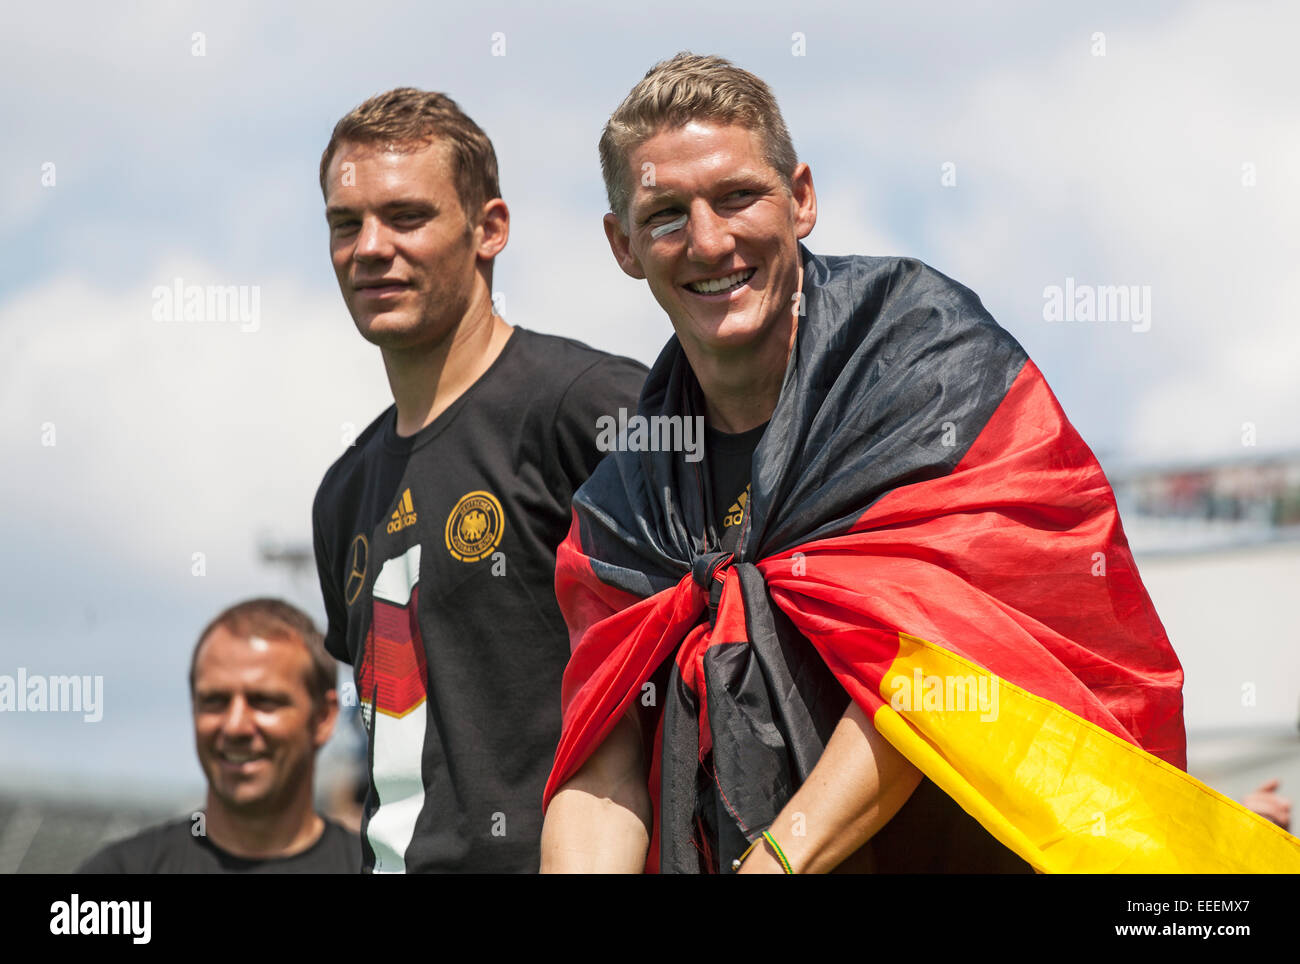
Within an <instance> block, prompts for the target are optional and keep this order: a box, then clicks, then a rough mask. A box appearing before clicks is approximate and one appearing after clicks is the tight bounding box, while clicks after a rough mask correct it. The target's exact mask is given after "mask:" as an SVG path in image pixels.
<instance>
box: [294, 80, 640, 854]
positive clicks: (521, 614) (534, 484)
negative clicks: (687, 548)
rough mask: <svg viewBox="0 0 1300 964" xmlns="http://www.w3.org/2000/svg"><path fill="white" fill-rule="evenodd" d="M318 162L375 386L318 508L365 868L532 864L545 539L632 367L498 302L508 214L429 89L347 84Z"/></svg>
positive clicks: (490, 166) (492, 170) (560, 628)
mask: <svg viewBox="0 0 1300 964" xmlns="http://www.w3.org/2000/svg"><path fill="white" fill-rule="evenodd" d="M320 182H321V190H322V192H323V193H324V195H325V214H326V218H327V220H328V223H329V236H330V256H331V259H332V261H333V264H334V271H335V275H336V276H337V278H338V283H339V290H340V291H341V293H342V295H343V300H344V301H345V302H346V304H347V306H348V310H349V312H350V313H351V315H352V319H353V321H354V322H355V324H356V327H357V330H358V331H359V332H360V334H361V335H362V337H363V338H365V339H366V341H368V342H370V343H371V344H372V345H375V346H376V347H378V348H379V351H380V354H381V356H382V358H383V363H384V368H385V370H386V372H387V374H388V383H389V386H390V387H391V389H392V392H393V400H394V404H393V405H392V406H390V407H389V408H388V409H386V410H385V411H384V412H383V413H381V414H380V415H379V417H378V418H376V419H375V420H374V422H372V423H371V425H370V426H369V427H368V428H366V430H365V431H364V432H362V433H361V435H360V436H359V437H358V438H357V440H356V443H355V445H354V446H353V447H352V448H350V449H349V450H348V451H347V452H346V453H345V454H344V455H343V456H342V457H341V458H340V459H339V460H338V461H337V462H336V463H335V464H334V465H333V466H332V467H331V468H330V469H329V471H328V472H327V473H326V475H325V478H324V480H323V481H322V482H321V485H320V489H319V491H318V492H317V495H316V502H315V506H314V508H313V526H314V530H315V546H316V561H317V568H318V571H319V575H320V583H321V590H322V592H323V594H324V598H325V608H326V611H327V613H328V615H329V630H328V632H327V634H326V645H327V647H328V648H329V650H330V652H331V653H333V654H334V655H335V656H337V657H338V658H339V659H342V660H345V661H346V662H349V663H351V664H352V666H353V669H354V672H355V678H356V685H357V694H358V699H359V701H360V703H361V708H362V716H363V719H364V720H365V723H366V728H367V732H368V734H369V739H370V754H369V756H370V792H369V794H368V797H367V800H366V806H365V816H364V820H363V824H362V839H363V843H364V852H365V867H366V869H367V870H372V871H375V872H403V871H410V872H425V871H435V872H436V871H475V872H536V870H537V868H538V862H539V838H540V834H541V807H540V801H541V793H542V788H543V786H544V785H545V781H546V775H547V773H548V772H549V769H550V764H551V761H552V759H553V755H554V750H555V743H556V740H557V738H558V736H559V728H560V716H559V699H558V697H559V692H560V680H561V676H562V674H563V671H564V665H565V661H566V659H567V657H568V638H567V635H566V633H565V631H564V624H563V619H562V617H561V616H560V611H559V607H558V605H557V604H556V601H555V593H554V578H555V549H556V546H557V545H558V544H559V543H560V541H561V540H562V539H563V538H564V534H565V532H566V531H567V529H568V526H569V522H570V499H571V497H572V495H573V492H574V491H575V490H576V489H577V487H578V486H579V485H581V484H582V483H583V482H584V481H585V480H586V478H587V476H588V475H589V474H590V473H591V470H592V469H593V468H594V467H595V465H596V464H597V463H598V462H599V461H600V459H601V458H602V457H603V453H602V452H601V451H600V450H599V448H598V446H597V424H598V422H599V421H600V420H601V419H602V418H609V417H613V416H615V415H616V414H617V413H618V412H619V410H620V408H629V407H635V404H636V398H637V394H638V392H639V390H640V388H641V384H642V382H643V381H644V378H645V368H644V367H643V366H641V365H639V364H638V363H636V362H633V361H630V360H628V359H624V358H617V357H615V356H612V355H607V354H604V353H603V352H599V351H596V350H594V349H592V348H589V347H587V346H586V345H583V344H580V343H578V342H575V341H571V340H569V339H565V338H558V337H554V336H550V335H543V334H540V333H537V332H533V331H528V330H526V329H524V328H521V327H518V326H516V327H512V326H511V325H509V324H507V323H506V321H505V320H504V319H503V318H502V317H500V316H499V315H498V314H497V313H496V311H495V310H494V307H493V297H492V270H493V265H494V263H495V259H496V258H497V256H498V255H500V254H501V252H502V250H503V249H504V248H505V246H506V242H507V239H508V236H509V224H510V214H509V210H508V209H507V207H506V203H505V201H504V200H502V199H501V197H500V193H501V191H500V187H499V184H498V179H497V161H496V155H495V152H494V151H493V148H492V143H491V141H489V140H488V138H487V136H486V135H485V134H484V133H483V131H482V130H481V129H480V128H479V127H478V125H476V124H475V123H474V122H473V121H472V120H471V119H470V118H469V117H467V116H465V114H464V113H463V112H462V111H461V110H460V109H459V108H458V107H457V106H456V104H455V102H453V101H452V100H450V99H449V98H448V97H446V96H444V95H442V94H439V93H433V92H426V91H419V90H414V89H412V88H400V89H397V90H392V91H389V92H387V93H385V94H380V95H379V96H377V97H374V98H371V99H370V100H368V101H366V102H365V103H363V104H361V105H360V106H359V107H357V108H356V109H355V110H353V111H352V112H351V113H349V114H347V115H346V116H345V117H343V119H342V120H340V121H339V122H338V124H337V125H336V126H335V128H334V133H333V136H332V137H331V138H330V142H329V144H328V146H327V147H326V148H325V152H324V154H323V156H322V157H321V167H320ZM520 300H522V299H520ZM516 303H519V302H518V301H517V302H516Z"/></svg>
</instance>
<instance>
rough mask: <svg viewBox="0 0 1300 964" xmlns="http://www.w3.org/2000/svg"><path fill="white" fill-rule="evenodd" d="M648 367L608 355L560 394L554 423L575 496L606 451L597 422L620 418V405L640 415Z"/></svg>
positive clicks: (561, 465)
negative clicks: (600, 442) (602, 448)
mask: <svg viewBox="0 0 1300 964" xmlns="http://www.w3.org/2000/svg"><path fill="white" fill-rule="evenodd" d="M647 374H648V369H647V368H646V367H645V366H644V365H642V364H641V363H639V362H635V361H633V360H632V359H630V358H621V357H619V356H616V355H608V356H605V357H603V358H601V359H600V360H599V361H597V362H596V363H595V364H593V365H591V366H590V367H589V368H587V369H586V370H585V371H583V372H582V373H581V374H580V375H578V377H576V378H575V379H574V380H573V381H572V382H571V383H570V384H569V387H568V388H567V389H566V390H565V392H564V394H563V395H562V396H561V397H560V403H559V406H558V407H557V408H556V412H555V419H554V422H553V425H554V432H555V447H556V451H557V453H558V457H559V468H560V471H561V472H562V473H563V475H564V481H565V483H566V487H567V489H568V495H569V496H572V495H573V493H574V492H576V491H577V490H578V487H579V486H581V485H582V483H583V482H586V481H587V477H588V476H589V475H591V473H592V472H593V471H595V468H596V466H597V465H599V464H600V460H601V459H603V458H604V457H605V454H606V453H604V452H602V451H600V450H599V449H597V448H596V436H597V435H598V434H599V433H598V432H597V429H596V421H597V419H599V418H600V417H601V416H602V415H610V416H613V417H614V418H618V410H619V409H620V408H625V409H627V412H628V415H629V416H631V415H634V414H636V406H637V400H638V399H639V398H640V397H641V387H642V385H644V384H645V379H646V375H647Z"/></svg>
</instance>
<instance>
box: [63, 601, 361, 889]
mask: <svg viewBox="0 0 1300 964" xmlns="http://www.w3.org/2000/svg"><path fill="white" fill-rule="evenodd" d="M335 675H336V667H335V663H334V660H332V659H331V658H330V657H329V654H327V653H326V652H325V648H324V645H323V641H322V638H321V634H320V633H319V632H318V631H317V629H316V627H315V626H314V625H313V624H312V621H311V618H310V617H309V616H307V615H306V614H305V613H303V612H301V611H300V610H298V609H296V608H294V607H293V606H290V605H289V604H288V603H284V602H281V601H280V600H277V599H250V600H248V601H246V602H242V603H239V604H238V605H235V606H232V607H230V608H229V609H227V610H226V611H225V612H223V613H221V614H220V615H219V616H217V618H216V619H214V620H213V621H212V622H211V623H210V624H208V626H207V627H206V628H205V629H204V631H203V632H202V633H201V634H200V636H199V641H198V643H196V644H195V647H194V654H193V656H192V658H191V663H190V697H191V701H192V704H193V710H194V743H195V747H196V749H197V751H198V756H199V764H200V766H202V768H203V775H204V776H205V777H207V781H208V792H207V803H206V805H205V806H204V809H203V811H202V812H201V814H195V815H194V816H193V817H192V818H190V819H185V820H177V821H174V822H172V823H168V824H164V825H163V826H161V827H157V828H154V829H152V830H147V831H145V832H144V833H142V834H139V835H137V836H135V837H132V838H130V839H128V840H124V841H121V842H119V843H116V844H112V845H110V846H108V847H107V848H105V849H104V850H103V851H101V852H100V853H99V854H97V855H95V856H94V857H92V858H91V859H90V860H89V861H87V863H86V864H85V865H84V866H83V867H82V872H83V873H127V874H131V873H159V874H166V873H286V874H287V873H315V874H346V873H356V872H357V871H358V870H359V869H360V867H361V841H360V840H358V839H357V837H356V835H355V834H352V833H349V832H348V831H347V830H345V829H343V828H342V827H340V826H339V825H338V824H336V823H334V822H332V821H330V820H327V819H325V818H324V817H322V816H320V815H319V814H318V813H317V812H316V810H315V808H314V807H313V804H312V784H313V777H314V774H315V759H316V751H317V750H319V749H320V748H321V747H322V746H324V745H325V743H326V741H327V740H328V739H329V737H330V734H331V733H332V732H333V730H334V723H335V720H336V719H337V717H338V695H337V692H336V690H335Z"/></svg>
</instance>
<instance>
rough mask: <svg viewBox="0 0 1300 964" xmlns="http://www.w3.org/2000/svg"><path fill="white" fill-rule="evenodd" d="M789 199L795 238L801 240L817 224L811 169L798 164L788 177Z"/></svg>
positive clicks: (815, 193)
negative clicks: (792, 204) (791, 205)
mask: <svg viewBox="0 0 1300 964" xmlns="http://www.w3.org/2000/svg"><path fill="white" fill-rule="evenodd" d="M790 199H791V200H792V201H793V202H794V231H795V237H797V238H799V240H801V241H802V240H803V239H804V238H806V237H808V235H810V234H811V233H812V229H813V225H815V224H816V223H817V192H816V191H815V190H814V189H813V180H812V168H810V167H809V166H808V165H807V164H803V163H801V164H799V165H798V166H797V167H796V168H795V169H794V174H792V175H791V176H790Z"/></svg>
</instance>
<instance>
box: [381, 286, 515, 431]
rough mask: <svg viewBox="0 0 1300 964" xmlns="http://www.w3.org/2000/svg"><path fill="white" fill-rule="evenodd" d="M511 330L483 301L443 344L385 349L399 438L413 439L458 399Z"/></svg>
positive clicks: (485, 368) (489, 363) (473, 308)
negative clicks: (410, 437)
mask: <svg viewBox="0 0 1300 964" xmlns="http://www.w3.org/2000/svg"><path fill="white" fill-rule="evenodd" d="M513 331H514V329H513V328H511V327H510V326H509V325H508V324H506V322H505V321H504V320H503V319H502V318H500V317H498V316H497V315H495V314H493V313H492V303H491V302H490V301H483V302H481V303H479V304H476V305H475V306H473V307H472V308H471V309H470V311H468V312H466V314H465V317H464V318H463V319H461V321H460V323H459V324H458V325H457V326H456V328H455V329H454V330H453V331H452V332H451V333H450V334H449V335H448V336H447V337H446V338H444V339H443V340H442V341H440V342H436V343H434V344H430V345H419V346H416V347H415V348H409V349H402V350H400V351H399V350H395V349H388V348H385V349H383V355H384V368H385V369H386V370H387V372H388V385H389V387H390V388H391V389H392V391H393V401H394V402H396V403H397V434H398V435H401V436H410V435H414V434H415V433H416V432H418V431H420V429H422V428H424V427H425V426H426V425H428V424H430V423H431V422H432V421H433V420H434V419H436V418H437V417H438V416H439V415H441V414H442V413H443V412H445V411H446V410H447V408H448V407H449V406H450V405H451V404H452V402H454V401H456V399H458V398H460V396H461V395H463V394H465V392H466V391H467V390H468V389H469V387H470V386H471V385H473V384H474V383H475V382H476V381H478V380H479V378H480V377H481V376H482V375H483V373H484V372H486V371H487V370H488V368H490V367H491V365H492V363H493V362H494V361H496V359H497V356H498V355H500V354H501V350H502V349H503V348H504V347H505V344H506V342H507V341H508V340H509V338H510V336H511V334H512V333H513Z"/></svg>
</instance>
